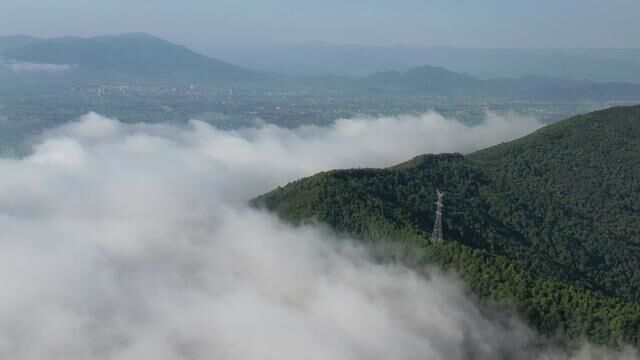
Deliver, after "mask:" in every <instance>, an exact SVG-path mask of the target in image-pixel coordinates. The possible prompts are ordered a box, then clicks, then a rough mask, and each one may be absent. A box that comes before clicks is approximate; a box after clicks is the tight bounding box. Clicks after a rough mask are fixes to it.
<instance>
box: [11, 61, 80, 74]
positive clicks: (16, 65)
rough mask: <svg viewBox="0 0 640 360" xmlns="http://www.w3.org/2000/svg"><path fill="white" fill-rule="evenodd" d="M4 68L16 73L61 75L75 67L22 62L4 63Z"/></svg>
mask: <svg viewBox="0 0 640 360" xmlns="http://www.w3.org/2000/svg"><path fill="white" fill-rule="evenodd" d="M3 65H4V66H6V67H8V68H9V69H11V70H12V71H13V72H16V73H63V72H66V71H69V70H71V69H73V68H74V67H76V65H69V64H44V63H32V62H23V61H15V60H11V61H6V62H4V64H3Z"/></svg>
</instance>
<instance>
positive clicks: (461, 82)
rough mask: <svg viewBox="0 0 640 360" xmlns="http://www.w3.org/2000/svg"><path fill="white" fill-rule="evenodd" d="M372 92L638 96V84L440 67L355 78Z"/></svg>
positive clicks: (600, 97)
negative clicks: (489, 75)
mask: <svg viewBox="0 0 640 360" xmlns="http://www.w3.org/2000/svg"><path fill="white" fill-rule="evenodd" d="M358 85H359V86H360V87H361V88H362V89H364V90H367V91H372V92H383V91H384V92H399V93H406V94H428V95H444V96H493V97H505V98H518V99H529V100H576V101H577V100H600V101H606V100H614V99H615V100H638V99H640V84H631V83H612V82H611V83H596V82H593V81H586V80H584V81H576V80H568V79H556V78H548V77H539V76H524V77H520V78H503V79H488V80H481V79H478V78H475V77H472V76H469V75H467V74H460V73H456V72H452V71H449V70H446V69H443V68H440V67H434V66H429V65H427V66H421V67H418V68H414V69H411V70H409V71H406V72H398V71H387V72H378V73H375V74H372V75H369V76H367V77H365V78H364V79H362V80H359V81H358Z"/></svg>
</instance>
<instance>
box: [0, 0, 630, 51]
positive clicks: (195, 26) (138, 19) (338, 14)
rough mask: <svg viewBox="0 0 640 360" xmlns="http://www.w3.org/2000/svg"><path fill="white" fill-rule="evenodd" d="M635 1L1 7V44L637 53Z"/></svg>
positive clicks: (160, 0) (30, 0) (41, 3)
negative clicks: (147, 41) (44, 41)
mask: <svg viewBox="0 0 640 360" xmlns="http://www.w3.org/2000/svg"><path fill="white" fill-rule="evenodd" d="M638 14H640V0H535V1H534V0H526V1H525V0H422V1H420V0H397V1H383V0H367V1H365V0H342V1H339V0H324V1H305V0H244V1H241V0H236V1H232V0H208V1H207V0H181V1H177V0H0V35H9V34H17V33H21V34H31V35H37V36H46V37H50V36H61V35H79V36H89V35H97V34H106V33H110V34H114V33H125V32H136V31H143V32H148V33H152V34H155V35H158V36H161V37H164V38H167V39H169V40H172V41H177V42H181V43H185V44H188V45H191V46H196V47H202V46H212V45H225V46H229V45H239V46H244V45H246V46H253V45H256V44H262V43H300V42H305V41H326V42H331V43H343V44H344V43H350V44H354V43H357V44H367V45H395V44H405V45H450V46H476V47H640V21H638Z"/></svg>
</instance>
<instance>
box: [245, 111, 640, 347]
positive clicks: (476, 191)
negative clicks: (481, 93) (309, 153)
mask: <svg viewBox="0 0 640 360" xmlns="http://www.w3.org/2000/svg"><path fill="white" fill-rule="evenodd" d="M397 140H398V141H402V139H397ZM436 189H439V190H441V191H444V192H445V193H446V195H445V211H444V214H445V215H444V220H443V223H444V233H445V241H444V242H443V243H437V244H431V243H430V234H431V229H432V228H433V225H434V220H435V215H436V214H435V211H436V209H435V205H434V201H435V193H436ZM639 204H640V106H635V107H618V108H611V109H608V110H604V111H599V112H594V113H591V114H586V115H580V116H576V117H574V118H571V119H568V120H565V121H561V122H558V123H555V124H553V125H549V126H546V127H544V128H542V129H540V130H538V131H536V132H535V133H533V134H531V135H529V136H526V137H524V138H522V139H519V140H516V141H513V142H510V143H505V144H500V145H497V146H493V147H490V148H488V149H485V150H481V151H479V152H476V153H473V154H469V155H466V156H463V155H460V154H439V155H423V156H418V157H416V158H414V159H412V160H410V161H407V162H405V163H403V164H399V165H397V166H394V167H391V168H387V169H351V170H335V171H327V172H323V173H319V174H317V175H315V176H312V177H309V178H305V179H302V180H298V181H295V182H293V183H290V184H288V185H286V186H283V187H279V188H278V189H276V190H273V191H272V192H270V193H268V194H266V195H263V196H261V197H259V198H257V199H256V200H254V201H253V205H255V206H257V207H261V208H265V209H268V210H271V211H273V212H275V213H277V214H278V215H280V216H281V217H282V218H283V219H285V220H287V221H289V222H292V223H294V224H303V223H306V222H321V223H325V224H328V225H330V226H331V227H332V228H333V229H335V230H336V231H339V232H342V233H347V234H350V235H351V236H353V237H354V238H357V239H360V240H363V241H366V242H368V243H369V244H373V246H372V248H373V249H375V248H376V244H378V245H380V246H381V247H382V248H384V249H387V252H388V250H389V249H396V252H394V254H396V255H397V256H398V257H399V258H401V259H403V260H404V261H409V262H411V263H414V264H415V263H416V262H417V263H418V265H420V266H433V265H438V266H441V267H443V268H445V269H452V270H455V271H457V272H459V273H460V274H461V275H462V276H463V277H464V278H465V279H466V280H467V281H468V284H469V286H470V288H471V289H472V290H473V292H474V293H475V294H476V295H478V296H479V297H481V298H483V299H485V300H490V301H489V303H491V301H498V302H500V303H501V304H504V303H505V302H506V303H511V304H513V305H514V306H515V307H516V309H518V311H519V312H520V314H521V315H522V316H523V317H525V318H527V319H528V320H529V321H530V323H531V324H533V325H535V326H536V327H537V328H538V330H540V331H541V332H543V333H545V334H547V335H549V336H552V337H553V336H556V335H562V337H564V338H571V339H579V340H583V339H585V338H586V339H589V340H591V341H594V342H597V343H600V344H607V345H618V344H620V343H631V344H634V345H636V346H638V345H640V331H639V329H640V205H639ZM380 241H384V242H387V241H388V242H391V244H394V246H391V245H390V244H388V243H383V244H379V242H380ZM403 254H404V255H403Z"/></svg>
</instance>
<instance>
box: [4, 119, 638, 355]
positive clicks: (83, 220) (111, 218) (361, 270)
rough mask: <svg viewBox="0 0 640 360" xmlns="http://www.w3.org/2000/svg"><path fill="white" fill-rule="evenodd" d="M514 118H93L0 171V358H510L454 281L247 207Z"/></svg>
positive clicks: (484, 138) (514, 324) (472, 142)
mask: <svg viewBox="0 0 640 360" xmlns="http://www.w3.org/2000/svg"><path fill="white" fill-rule="evenodd" d="M513 121H517V122H515V123H514V122H512V121H511V120H509V119H507V118H501V117H498V116H491V117H490V120H489V121H488V122H487V123H486V124H485V125H482V126H480V127H475V128H469V127H465V126H463V125H460V124H458V123H455V122H452V121H450V120H446V119H444V118H442V117H440V116H439V115H436V114H427V115H425V116H420V117H401V118H383V119H358V120H341V121H339V122H338V123H337V124H335V125H334V126H332V127H329V128H319V127H303V128H299V129H294V130H289V129H282V128H278V127H275V126H270V125H268V126H264V127H261V128H255V129H242V130H237V131H221V130H217V129H215V128H212V127H210V126H209V125H207V124H205V123H203V122H198V121H192V122H190V123H189V124H188V126H185V127H177V126H171V125H162V124H161V125H149V124H136V125H125V124H121V123H119V122H117V121H116V120H110V119H105V118H102V117H100V116H99V115H96V114H89V115H88V116H86V117H84V118H83V119H81V120H80V121H78V122H74V123H70V124H67V125H64V126H62V127H60V128H57V129H55V130H52V131H51V132H49V133H47V134H45V135H44V136H43V137H42V139H41V141H40V143H39V144H38V145H37V146H35V148H34V150H33V153H32V154H31V155H29V156H26V157H24V158H3V159H0V174H2V176H0V229H2V231H1V232H0V249H1V250H2V251H0V358H7V359H27V360H28V359H43V358H46V359H117V360H128V359H136V360H137V359H249V360H250V359H278V360H282V359H310V360H313V359H336V360H341V359H345V360H346V359H389V358H394V359H417V358H420V359H453V360H455V359H467V358H469V356H470V354H473V358H474V359H495V358H499V357H500V356H503V355H504V356H510V357H511V358H523V356H524V354H526V352H525V351H527V350H531V349H530V348H529V347H530V345H532V343H533V342H535V341H536V337H535V334H533V332H532V331H531V330H529V329H528V328H527V327H526V326H524V325H523V324H522V323H521V322H519V321H518V320H516V319H512V320H510V321H508V322H507V323H506V324H505V323H503V322H495V321H492V320H491V319H489V318H487V317H486V316H484V315H483V314H482V313H481V312H480V311H479V310H478V308H477V307H476V305H474V303H473V302H472V301H471V300H469V298H468V297H467V296H466V294H465V292H464V291H463V289H462V287H461V285H460V284H459V283H458V282H457V281H456V280H455V279H452V278H450V277H449V276H445V275H439V274H437V273H434V274H432V276H431V277H430V279H425V278H424V277H422V276H420V275H418V274H416V273H414V272H412V271H410V270H408V269H406V268H403V267H402V266H399V265H380V264H375V263H373V262H372V261H370V260H369V258H368V256H367V252H366V251H365V250H364V249H362V248H359V247H358V246H356V245H353V244H351V243H349V242H345V241H338V240H336V239H335V238H334V237H333V236H332V235H331V234H327V233H325V232H324V231H322V230H321V229H316V228H313V227H305V228H298V229H293V228H291V227H289V226H287V225H285V224H282V223H281V222H279V221H278V220H276V219H275V218H274V217H272V216H270V215H268V214H264V213H261V212H257V211H254V210H251V209H249V208H247V207H246V206H245V205H244V204H245V201H246V200H248V199H249V198H251V197H253V196H255V195H258V194H260V193H262V192H263V191H266V190H269V189H271V188H272V187H274V186H276V185H279V184H282V183H283V182H286V181H289V180H292V179H294V178H297V177H300V176H305V175H310V174H311V173H313V172H315V171H317V170H324V169H328V168H333V167H348V166H360V165H367V166H373V165H377V166H385V165H390V164H393V163H396V162H399V161H402V160H406V159H407V158H409V157H411V156H414V155H416V154H418V153H422V152H431V151H437V152H440V151H463V152H468V151H471V150H473V149H475V148H478V147H482V146H486V145H489V144H491V143H495V142H499V141H505V140H508V139H511V138H513V137H516V136H519V135H522V134H524V133H526V132H528V131H530V130H532V129H534V128H537V127H539V126H540V125H539V124H538V123H536V122H535V121H533V120H531V119H526V120H522V119H518V120H513ZM584 351H585V352H589V351H592V350H589V349H585V350H584ZM597 351H598V350H595V352H597ZM585 354H586V355H585ZM585 354H579V355H578V356H579V358H583V359H587V358H598V357H597V356H598V355H591V354H589V353H585ZM547 356H549V357H548V358H554V359H555V358H566V357H564V356H562V355H560V354H559V353H557V352H549V353H548V354H547ZM608 356H616V357H617V356H619V357H617V358H623V357H622V354H614V355H608ZM626 356H627V357H626V358H628V359H631V358H635V357H634V356H635V353H633V352H630V353H629V354H628V355H626ZM541 358H542V357H541ZM610 358H612V359H613V358H614V357H610Z"/></svg>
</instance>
